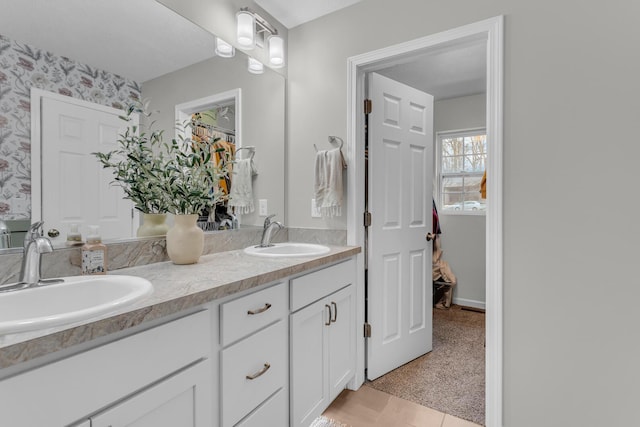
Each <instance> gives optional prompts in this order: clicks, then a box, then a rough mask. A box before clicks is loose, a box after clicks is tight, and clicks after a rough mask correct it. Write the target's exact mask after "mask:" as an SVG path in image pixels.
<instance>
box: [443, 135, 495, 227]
mask: <svg viewBox="0 0 640 427" xmlns="http://www.w3.org/2000/svg"><path fill="white" fill-rule="evenodd" d="M478 134H484V135H485V137H486V135H487V129H486V128H484V127H479V128H468V129H457V130H447V131H440V132H436V138H435V141H436V143H435V148H436V153H435V154H436V155H435V156H434V159H435V162H434V163H435V167H434V168H433V170H434V171H435V176H434V181H435V182H434V188H435V196H436V205H437V207H438V215H482V216H484V215H486V210H476V211H473V210H469V211H466V210H462V209H461V210H459V211H455V210H445V209H444V205H443V203H442V202H443V200H442V198H443V194H442V138H451V137H464V136H470V135H478ZM488 147H489V144H488V143H487V149H488ZM485 154H486V156H487V157H488V155H489V153H485ZM485 163H486V159H485Z"/></svg>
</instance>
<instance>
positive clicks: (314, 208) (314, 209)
mask: <svg viewBox="0 0 640 427" xmlns="http://www.w3.org/2000/svg"><path fill="white" fill-rule="evenodd" d="M321 216H322V215H320V210H319V209H318V206H317V205H316V199H311V218H320V217H321Z"/></svg>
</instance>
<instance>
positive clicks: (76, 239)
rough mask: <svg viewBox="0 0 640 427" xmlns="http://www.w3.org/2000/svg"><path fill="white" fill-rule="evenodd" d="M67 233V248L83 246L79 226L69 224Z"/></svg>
mask: <svg viewBox="0 0 640 427" xmlns="http://www.w3.org/2000/svg"><path fill="white" fill-rule="evenodd" d="M69 228H70V230H69V232H68V233H67V246H79V245H81V244H82V235H81V234H80V232H79V231H78V224H69Z"/></svg>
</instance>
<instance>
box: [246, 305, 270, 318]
mask: <svg viewBox="0 0 640 427" xmlns="http://www.w3.org/2000/svg"><path fill="white" fill-rule="evenodd" d="M270 308H271V304H269V303H266V304H265V305H264V307H261V308H259V309H257V310H249V311H247V314H250V315H254V314H260V313H264V312H265V311H267V310H269V309H270Z"/></svg>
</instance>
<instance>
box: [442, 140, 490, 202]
mask: <svg viewBox="0 0 640 427" xmlns="http://www.w3.org/2000/svg"><path fill="white" fill-rule="evenodd" d="M437 139H438V154H439V155H438V157H437V158H438V165H437V167H438V171H439V174H438V193H439V194H438V199H439V201H440V203H439V207H440V210H441V211H442V212H445V213H484V211H485V210H486V203H485V199H483V198H482V197H481V194H480V182H481V181H482V176H483V175H484V171H485V167H486V159H487V135H486V131H485V130H484V129H475V130H470V131H462V132H440V133H438V138H437Z"/></svg>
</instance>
